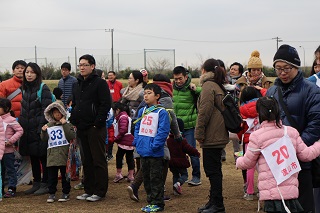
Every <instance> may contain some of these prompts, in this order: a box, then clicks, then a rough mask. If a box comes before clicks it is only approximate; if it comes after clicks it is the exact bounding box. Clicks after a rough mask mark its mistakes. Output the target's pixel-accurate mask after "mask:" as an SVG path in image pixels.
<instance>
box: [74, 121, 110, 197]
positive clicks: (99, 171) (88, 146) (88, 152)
mask: <svg viewBox="0 0 320 213" xmlns="http://www.w3.org/2000/svg"><path fill="white" fill-rule="evenodd" d="M77 134H78V137H79V138H80V142H81V148H82V152H83V159H82V164H83V172H84V177H85V179H84V191H85V193H87V194H89V195H93V194H95V195H98V196H100V197H105V195H106V193H107V191H108V163H107V160H106V144H105V141H106V135H107V129H106V128H105V127H103V128H95V127H91V128H89V129H86V130H78V132H77Z"/></svg>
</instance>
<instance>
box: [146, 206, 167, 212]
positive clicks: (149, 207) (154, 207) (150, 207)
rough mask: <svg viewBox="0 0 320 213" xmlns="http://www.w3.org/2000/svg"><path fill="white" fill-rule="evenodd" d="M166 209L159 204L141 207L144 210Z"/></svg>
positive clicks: (159, 210)
mask: <svg viewBox="0 0 320 213" xmlns="http://www.w3.org/2000/svg"><path fill="white" fill-rule="evenodd" d="M163 210H164V209H163V208H162V207H160V206H157V205H146V206H145V207H142V208H141V211H143V212H161V211H163Z"/></svg>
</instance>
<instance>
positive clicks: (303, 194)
mask: <svg viewBox="0 0 320 213" xmlns="http://www.w3.org/2000/svg"><path fill="white" fill-rule="evenodd" d="M300 63H301V62H300V58H299V55H298V52H297V50H296V49H295V48H294V47H291V46H289V45H286V44H285V45H282V46H281V47H280V48H279V49H278V51H277V52H276V54H275V56H274V58H273V66H274V68H275V71H276V73H277V76H278V78H277V79H276V80H275V83H274V86H272V87H271V88H270V89H269V90H268V92H267V96H273V97H275V98H276V99H277V101H278V104H279V107H280V109H281V115H280V118H281V120H282V124H284V125H287V126H292V127H294V128H296V129H297V130H298V131H299V133H300V136H301V138H302V140H303V141H304V143H305V144H306V145H307V146H310V145H312V144H313V143H314V142H316V141H317V140H319V139H320V131H319V129H320V89H319V88H318V87H317V86H316V85H314V84H312V83H310V82H309V81H307V80H306V79H304V77H303V73H302V72H301V71H300V70H298V69H299V66H300ZM300 166H301V169H302V170H301V171H300V173H299V175H298V180H299V198H298V200H299V202H300V204H301V206H302V207H303V209H304V212H314V201H313V190H312V175H311V163H310V162H307V163H305V162H300ZM279 202H281V201H279Z"/></svg>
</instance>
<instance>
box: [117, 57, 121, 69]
mask: <svg viewBox="0 0 320 213" xmlns="http://www.w3.org/2000/svg"><path fill="white" fill-rule="evenodd" d="M119 64H120V55H119V53H118V70H117V71H118V72H119V70H120V65H119Z"/></svg>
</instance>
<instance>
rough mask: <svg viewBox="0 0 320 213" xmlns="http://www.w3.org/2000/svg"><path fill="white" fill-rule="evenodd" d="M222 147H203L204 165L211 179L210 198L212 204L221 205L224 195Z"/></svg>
mask: <svg viewBox="0 0 320 213" xmlns="http://www.w3.org/2000/svg"><path fill="white" fill-rule="evenodd" d="M221 150H222V148H217V149H215V148H203V150H202V151H203V153H202V156H203V167H204V171H205V173H206V176H207V177H208V178H209V181H210V200H211V202H212V204H214V205H216V206H218V207H221V206H224V204H223V197H222V170H221V166H222V165H221Z"/></svg>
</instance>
